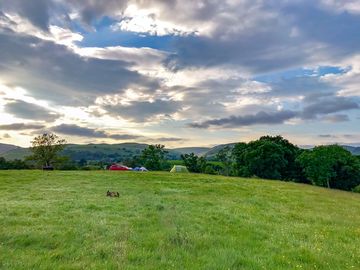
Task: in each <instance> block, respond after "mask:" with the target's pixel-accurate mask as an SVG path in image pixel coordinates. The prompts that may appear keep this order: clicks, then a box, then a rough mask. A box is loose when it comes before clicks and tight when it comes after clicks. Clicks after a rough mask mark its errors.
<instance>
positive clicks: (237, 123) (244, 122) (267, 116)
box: [189, 111, 297, 128]
mask: <svg viewBox="0 0 360 270" xmlns="http://www.w3.org/2000/svg"><path fill="white" fill-rule="evenodd" d="M296 116H297V113H296V112H293V111H278V112H270V113H268V112H264V111H261V112H258V113H256V114H251V115H250V114H249V115H244V116H230V117H226V118H219V119H213V120H208V121H204V122H200V123H192V124H190V125H189V126H190V127H192V128H209V127H211V126H221V127H227V128H230V127H241V126H252V125H259V124H267V125H274V124H282V123H284V122H285V121H286V120H290V119H292V118H294V117H296Z"/></svg>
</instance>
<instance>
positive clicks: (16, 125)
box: [0, 123, 45, 130]
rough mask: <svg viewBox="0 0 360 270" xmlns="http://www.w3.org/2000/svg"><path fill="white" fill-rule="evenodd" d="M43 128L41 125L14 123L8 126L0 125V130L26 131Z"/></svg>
mask: <svg viewBox="0 0 360 270" xmlns="http://www.w3.org/2000/svg"><path fill="white" fill-rule="evenodd" d="M43 128H45V126H44V125H42V124H24V123H14V124H8V125H0V130H28V129H43Z"/></svg>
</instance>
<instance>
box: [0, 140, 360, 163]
mask: <svg viewBox="0 0 360 270" xmlns="http://www.w3.org/2000/svg"><path fill="white" fill-rule="evenodd" d="M234 144H235V143H229V144H221V145H217V146H214V147H212V148H210V147H182V148H174V149H167V151H168V159H170V160H179V159H180V156H181V154H190V153H195V154H196V155H199V156H206V157H207V158H208V159H209V160H214V159H215V156H216V154H217V153H218V152H219V151H220V150H221V149H223V148H224V147H226V146H229V147H230V148H232V147H233V146H234ZM1 145H3V144H0V149H1ZM147 146H148V145H147V144H139V143H120V144H69V145H67V147H66V148H65V150H64V151H63V154H64V155H67V156H69V157H70V158H71V159H73V160H77V161H79V160H81V159H85V160H94V161H105V162H112V161H121V160H126V159H129V158H131V157H133V156H138V155H140V153H141V152H142V150H144V148H146V147H147ZM6 147H8V148H6ZM343 147H344V148H345V149H347V150H348V151H350V152H351V153H353V154H354V155H360V147H353V146H346V145H343ZM3 149H10V150H7V151H5V150H4V151H3V152H1V151H0V156H1V157H4V158H6V159H8V160H13V159H23V158H24V157H26V156H28V155H29V154H30V151H29V149H27V148H21V147H17V146H13V145H5V146H4V148H3Z"/></svg>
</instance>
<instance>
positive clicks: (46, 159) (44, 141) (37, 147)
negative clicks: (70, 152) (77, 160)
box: [27, 133, 66, 167]
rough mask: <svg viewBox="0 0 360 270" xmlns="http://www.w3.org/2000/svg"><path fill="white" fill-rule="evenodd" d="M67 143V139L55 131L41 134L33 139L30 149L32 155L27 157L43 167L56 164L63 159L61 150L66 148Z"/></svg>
mask: <svg viewBox="0 0 360 270" xmlns="http://www.w3.org/2000/svg"><path fill="white" fill-rule="evenodd" d="M65 143H66V141H65V140H63V139H60V138H59V137H58V136H57V135H55V134H53V133H44V134H42V135H39V136H37V137H35V138H34V139H33V140H32V141H31V145H32V146H31V147H30V151H31V152H32V155H31V156H29V157H27V159H29V160H34V161H35V162H37V164H38V165H39V166H42V167H47V166H54V165H55V164H57V163H59V162H61V160H62V159H63V157H60V156H59V152H61V151H62V150H63V149H64V148H65Z"/></svg>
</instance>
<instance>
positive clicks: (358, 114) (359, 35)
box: [0, 0, 360, 147]
mask: <svg viewBox="0 0 360 270" xmlns="http://www.w3.org/2000/svg"><path fill="white" fill-rule="evenodd" d="M44 132H54V133H55V134H57V135H58V136H60V137H61V138H65V139H66V140H67V141H68V142H70V143H122V142H141V143H161V144H165V145H166V146H168V147H185V146H212V145H217V144H223V143H229V142H239V141H245V142H247V141H250V140H254V139H257V138H259V137H260V136H263V135H282V136H284V137H285V138H287V139H289V140H290V141H291V142H293V143H295V144H298V145H318V144H330V143H342V144H349V145H360V0H317V1H316V0H315V1H314V0H292V1H289V0H199V1H194V0H181V1H180V0H166V1H165V0H103V1H95V0H32V1H24V0H2V1H0V142H1V143H10V144H16V145H20V146H29V145H30V141H31V139H32V138H33V137H34V136H36V135H38V134H41V133H44Z"/></svg>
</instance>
